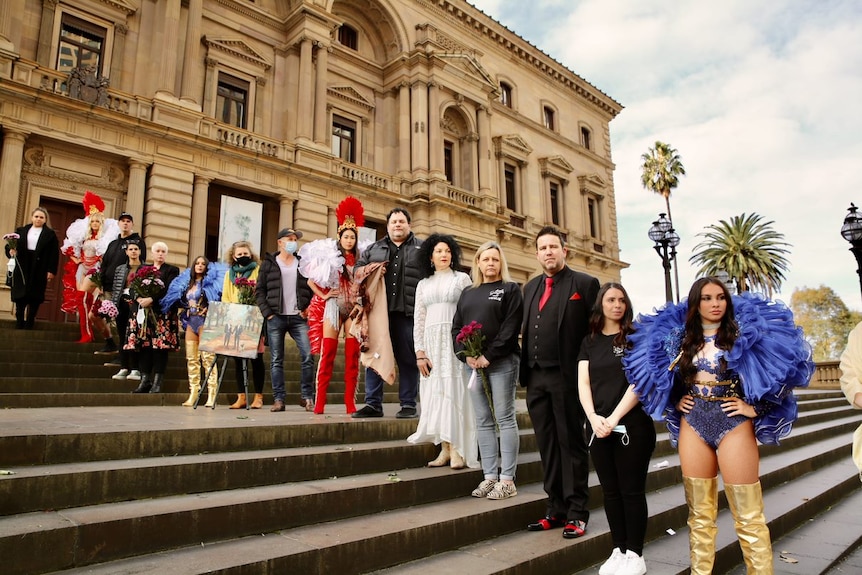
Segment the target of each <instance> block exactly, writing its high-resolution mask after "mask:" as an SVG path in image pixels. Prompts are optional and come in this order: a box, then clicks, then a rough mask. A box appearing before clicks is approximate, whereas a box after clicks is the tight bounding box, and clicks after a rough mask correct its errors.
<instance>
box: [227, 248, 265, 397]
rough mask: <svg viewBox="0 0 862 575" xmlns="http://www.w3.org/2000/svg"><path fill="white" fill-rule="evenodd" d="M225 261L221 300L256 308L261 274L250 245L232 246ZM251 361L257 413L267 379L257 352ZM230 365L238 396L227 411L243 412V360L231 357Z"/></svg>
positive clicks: (261, 356) (261, 357) (261, 358)
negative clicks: (231, 364)
mask: <svg viewBox="0 0 862 575" xmlns="http://www.w3.org/2000/svg"><path fill="white" fill-rule="evenodd" d="M225 260H227V261H228V262H230V264H231V266H230V268H229V269H228V271H227V274H225V276H224V285H223V286H222V294H221V300H222V301H223V302H228V303H242V304H248V305H255V299H254V287H255V285H256V284H257V275H258V273H260V259H258V257H257V256H256V255H255V254H254V252H253V251H251V242H247V241H245V240H242V241H238V242H234V243H233V245H231V247H230V249H229V250H228V252H227V256H225ZM250 361H251V370H252V375H253V379H254V400H253V401H252V403H251V408H252V409H260V408H261V407H263V383H264V380H265V378H266V371H264V370H265V367H264V365H263V354H261V353H260V352H258V353H257V355H255V356H254V359H252V360H250ZM233 362H234V368H235V371H236V385H237V388H238V389H239V395H238V397H237V399H236V401H235V402H234V403H233V404H232V405H231V406H230V408H231V409H242V408H244V407H246V405H248V403H247V401H248V400H247V398H246V394H245V384H244V381H243V379H244V378H243V367H244V364H245V358H242V357H234V358H233Z"/></svg>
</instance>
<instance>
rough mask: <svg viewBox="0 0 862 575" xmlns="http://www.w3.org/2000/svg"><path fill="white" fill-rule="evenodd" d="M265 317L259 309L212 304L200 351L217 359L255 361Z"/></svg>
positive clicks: (241, 305)
mask: <svg viewBox="0 0 862 575" xmlns="http://www.w3.org/2000/svg"><path fill="white" fill-rule="evenodd" d="M262 329H263V316H262V315H261V313H260V309H258V307H257V306H256V305H245V304H241V303H227V302H221V301H216V302H210V303H209V310H208V311H207V321H206V323H205V324H204V328H203V330H202V331H201V339H200V349H201V351H209V352H211V353H216V354H218V355H230V356H233V357H246V358H253V357H254V356H255V355H257V347H258V344H259V343H260V334H261V330H262Z"/></svg>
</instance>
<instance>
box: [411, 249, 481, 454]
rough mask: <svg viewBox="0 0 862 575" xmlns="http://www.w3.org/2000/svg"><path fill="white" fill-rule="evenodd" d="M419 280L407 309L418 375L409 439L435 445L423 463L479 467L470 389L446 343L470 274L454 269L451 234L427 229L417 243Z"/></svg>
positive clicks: (456, 257) (455, 257)
mask: <svg viewBox="0 0 862 575" xmlns="http://www.w3.org/2000/svg"><path fill="white" fill-rule="evenodd" d="M419 251H420V254H419V260H418V261H419V262H420V265H421V266H422V274H423V276H425V279H423V280H421V281H420V282H419V284H418V285H417V286H416V304H415V307H414V308H413V347H414V349H415V350H416V366H417V367H418V368H419V374H420V375H421V377H422V380H421V384H420V386H419V401H420V402H421V404H422V413H421V414H420V415H419V426H418V428H417V429H416V433H414V434H413V435H411V436H410V437H408V438H407V441H409V442H410V443H424V442H429V441H430V442H433V443H434V444H440V445H441V448H440V454H439V455H438V456H437V458H436V459H434V460H433V461H430V462H428V466H429V467H442V466H444V465H450V466H451V467H452V469H462V468H464V466H465V465H466V466H469V467H479V447H478V443H477V440H476V423H475V421H474V418H473V406H472V403H471V401H470V392H469V391H468V389H467V382H466V380H465V379H464V369H463V367H462V366H461V363H460V362H459V361H458V358H456V357H455V351H454V347H453V344H452V319H453V318H454V316H455V308H456V306H457V305H458V300H459V299H460V297H461V292H462V291H464V288H466V287H468V286H469V285H470V283H471V282H470V276H468V275H467V274H465V273H464V272H461V271H458V267H459V266H460V260H461V248H460V246H458V243H457V242H456V241H455V238H453V237H452V236H448V235H442V234H432V235H431V236H430V237H429V238H428V239H427V240H425V241H424V242H423V243H422V247H421V248H419Z"/></svg>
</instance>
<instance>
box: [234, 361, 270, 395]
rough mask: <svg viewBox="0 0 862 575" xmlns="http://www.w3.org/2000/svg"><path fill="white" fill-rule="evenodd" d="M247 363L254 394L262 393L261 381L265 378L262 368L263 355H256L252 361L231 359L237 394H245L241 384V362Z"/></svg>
mask: <svg viewBox="0 0 862 575" xmlns="http://www.w3.org/2000/svg"><path fill="white" fill-rule="evenodd" d="M244 361H248V362H249V363H250V364H251V369H250V371H251V372H252V379H253V380H254V392H255V393H263V381H264V378H265V377H266V371H265V369H264V367H263V355H261V354H257V355H256V356H254V359H249V360H246V358H244V357H235V358H233V366H234V368H235V371H236V387H237V389H238V390H239V393H245V387H243V384H242V362H244Z"/></svg>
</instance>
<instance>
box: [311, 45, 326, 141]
mask: <svg viewBox="0 0 862 575" xmlns="http://www.w3.org/2000/svg"><path fill="white" fill-rule="evenodd" d="M328 69H329V47H328V46H326V45H324V44H323V43H322V42H318V43H317V77H316V79H315V83H314V141H315V142H316V143H318V144H326V135H327V132H328V130H327V129H326V125H327V122H326V120H327V113H326V79H327V76H328Z"/></svg>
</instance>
